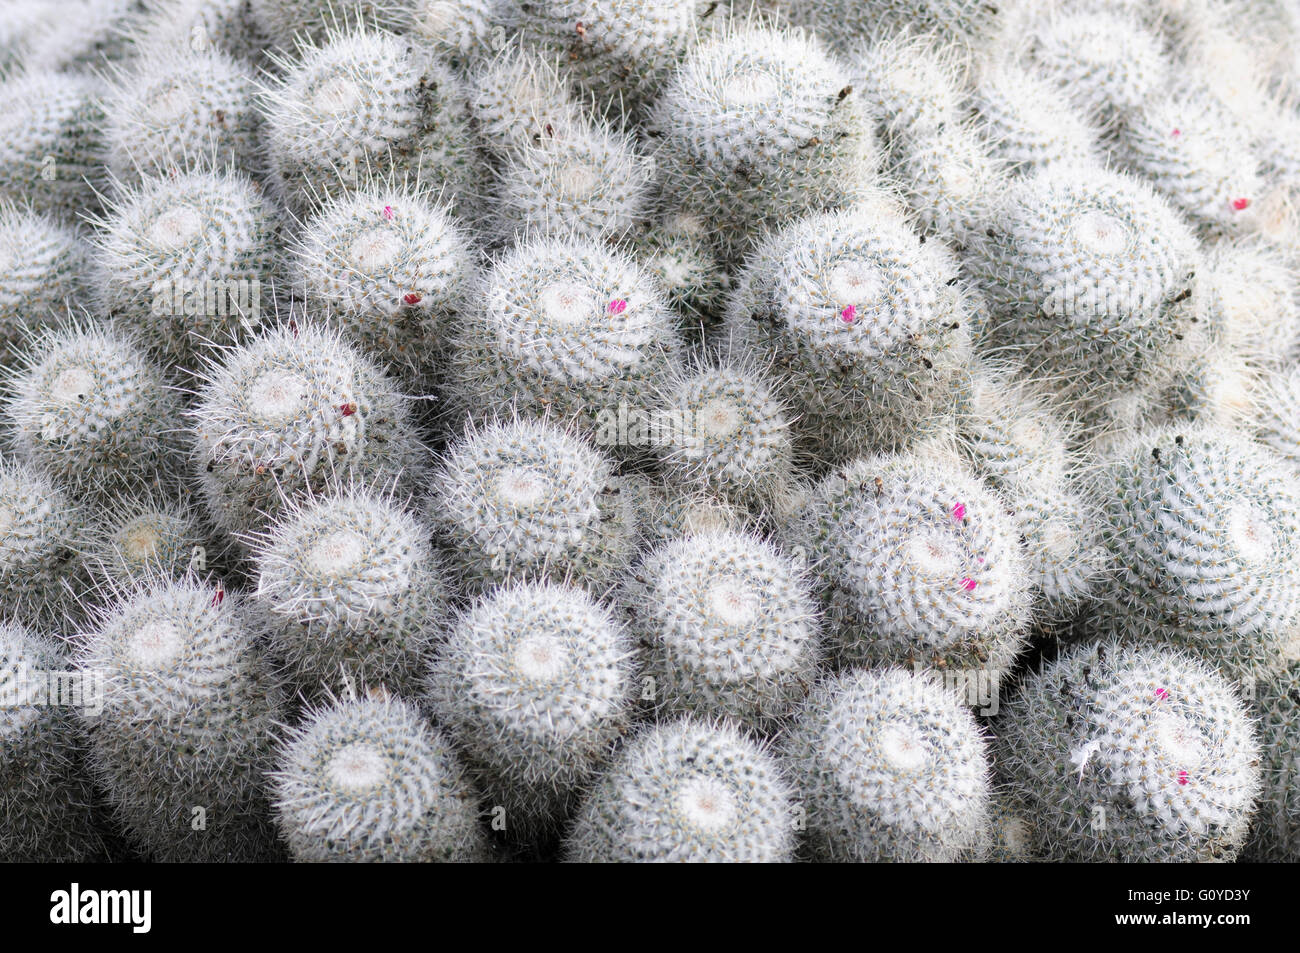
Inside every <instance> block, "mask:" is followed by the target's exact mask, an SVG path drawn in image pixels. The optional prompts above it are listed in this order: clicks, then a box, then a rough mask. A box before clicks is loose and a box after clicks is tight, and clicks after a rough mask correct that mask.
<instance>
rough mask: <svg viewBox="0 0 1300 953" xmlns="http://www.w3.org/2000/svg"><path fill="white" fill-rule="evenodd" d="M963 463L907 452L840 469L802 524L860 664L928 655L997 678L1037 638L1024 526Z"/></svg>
mask: <svg viewBox="0 0 1300 953" xmlns="http://www.w3.org/2000/svg"><path fill="white" fill-rule="evenodd" d="M1005 509H1006V504H1005V503H1004V502H1003V500H1002V499H1001V498H1000V497H999V496H998V494H997V493H995V492H993V491H992V490H990V489H989V488H988V487H987V486H985V485H984V484H982V483H980V481H978V480H977V479H975V478H974V476H973V475H971V474H970V473H969V472H967V470H966V469H965V467H963V466H961V465H960V464H958V463H956V462H955V461H948V460H941V459H934V460H931V459H927V458H923V457H917V456H911V455H900V456H892V457H874V458H863V459H860V460H857V461H855V462H853V463H851V464H849V465H848V466H846V467H844V468H842V469H841V470H839V471H837V472H836V473H834V474H832V475H830V476H829V477H827V478H826V479H825V480H823V481H822V483H821V484H820V485H819V486H818V487H817V490H816V491H815V493H814V494H813V496H812V498H811V499H810V500H809V501H808V503H807V504H806V505H805V507H804V508H803V510H802V511H801V512H800V513H799V514H798V516H797V518H796V519H795V520H794V521H793V522H792V523H791V525H790V527H789V530H788V533H789V537H790V542H791V544H792V545H800V546H802V547H804V550H805V552H806V553H807V555H808V560H809V563H810V565H811V567H812V572H813V576H814V579H815V582H816V586H817V589H818V591H819V592H820V593H821V595H822V598H823V600H824V602H825V604H826V608H827V611H828V613H829V620H828V621H830V623H831V624H832V625H833V626H834V630H835V632H836V636H837V642H838V652H839V655H840V656H841V658H842V659H843V660H844V661H846V662H849V663H860V662H863V661H878V662H890V663H894V664H917V663H920V664H925V665H931V666H937V667H941V668H946V669H951V670H961V671H974V672H979V673H987V675H988V677H989V678H990V680H992V681H993V682H995V683H996V681H997V680H998V679H1000V677H1001V676H1002V674H1004V673H1005V672H1006V671H1007V670H1009V669H1010V667H1011V664H1012V663H1013V661H1014V660H1015V658H1016V655H1017V654H1018V653H1019V651H1020V649H1021V647H1022V646H1023V645H1024V642H1025V640H1026V633H1025V629H1026V625H1027V623H1028V618H1029V592H1030V576H1029V573H1028V571H1027V568H1026V565H1025V555H1024V553H1023V551H1022V549H1021V545H1020V542H1019V540H1020V528H1019V524H1018V523H1017V522H1016V521H1015V520H1014V519H1013V518H1012V517H1010V516H1008V515H1007V513H1006V511H1005Z"/></svg>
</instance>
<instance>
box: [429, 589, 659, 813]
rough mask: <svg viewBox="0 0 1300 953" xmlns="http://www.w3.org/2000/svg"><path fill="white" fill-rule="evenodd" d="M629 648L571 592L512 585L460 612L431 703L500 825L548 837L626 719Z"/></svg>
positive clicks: (586, 600)
mask: <svg viewBox="0 0 1300 953" xmlns="http://www.w3.org/2000/svg"><path fill="white" fill-rule="evenodd" d="M633 665H634V657H633V643H632V640H631V639H630V638H628V636H627V634H626V633H625V632H624V631H623V629H622V627H621V626H619V625H618V624H617V623H616V622H615V621H614V619H613V617H612V616H611V614H610V612H609V610H608V609H606V608H605V607H603V606H601V605H600V604H598V603H597V602H595V600H593V599H592V598H591V597H590V596H589V595H587V594H586V593H585V592H583V591H582V590H581V589H576V588H573V587H569V586H561V585H557V584H554V583H523V584H510V585H506V586H504V587H501V588H498V589H497V590H495V591H494V592H493V593H492V594H491V595H489V596H488V597H486V598H484V599H482V600H480V601H478V602H477V603H475V604H474V605H473V606H471V607H470V608H469V609H468V610H467V611H466V612H464V613H463V614H462V615H461V616H460V618H459V619H458V620H457V622H456V624H455V626H454V627H453V628H452V629H451V631H450V633H449V634H448V636H447V641H446V643H445V644H444V645H443V646H442V647H441V648H440V650H439V653H438V658H437V661H436V663H435V664H434V666H433V669H432V674H431V676H430V682H429V686H430V687H429V701H430V704H431V705H432V707H433V709H434V711H435V713H436V717H437V718H438V720H439V723H440V724H443V725H445V726H446V727H447V730H448V731H449V732H450V733H451V735H452V737H453V738H454V739H455V740H456V741H457V743H458V744H460V745H461V746H462V747H463V748H464V749H465V750H466V752H467V753H468V755H469V757H470V758H471V760H472V761H473V763H474V766H475V768H476V769H477V772H478V773H479V775H480V777H481V781H480V783H481V786H482V788H483V790H484V792H485V793H486V795H487V797H488V799H489V801H491V802H492V803H493V804H494V805H500V806H502V807H504V808H505V818H504V820H505V824H506V830H507V831H511V830H515V831H522V832H525V833H531V834H532V835H533V836H538V832H546V831H551V832H552V833H554V832H558V830H559V826H560V824H561V823H562V822H563V821H564V819H565V818H566V817H567V816H568V813H569V812H570V811H571V810H572V808H573V806H574V805H575V804H576V801H577V793H578V792H579V791H581V789H582V788H584V787H585V786H586V785H587V784H589V782H590V781H591V780H592V778H593V777H594V776H595V773H596V771H597V769H598V768H599V767H600V766H601V764H602V763H603V762H604V761H605V760H606V758H608V756H609V753H610V749H611V748H612V747H613V744H614V742H615V741H616V740H617V739H618V738H619V737H620V735H621V734H622V733H623V731H624V730H625V729H626V726H627V724H628V722H629V720H630V715H631V697H632V672H633Z"/></svg>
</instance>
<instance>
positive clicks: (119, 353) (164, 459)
mask: <svg viewBox="0 0 1300 953" xmlns="http://www.w3.org/2000/svg"><path fill="white" fill-rule="evenodd" d="M6 383H7V389H8V391H9V393H8V399H7V400H6V401H5V403H4V409H5V413H6V414H7V416H8V418H9V421H10V423H11V425H12V427H13V446H14V449H15V450H16V452H17V454H18V456H20V457H22V458H23V459H25V460H28V461H30V462H31V463H33V464H36V465H39V466H41V467H44V468H45V469H46V470H47V471H48V472H49V473H51V474H52V475H53V476H55V477H56V478H57V479H59V480H60V481H62V482H63V484H64V485H65V486H67V487H68V488H69V489H70V490H71V491H72V492H73V493H74V494H76V495H77V496H79V497H81V498H83V499H86V500H90V501H104V500H106V499H112V498H113V497H115V496H118V495H121V494H126V495H135V494H138V493H141V492H143V491H145V490H154V491H159V492H163V493H167V492H169V491H174V490H175V489H176V488H177V486H178V483H179V480H180V477H181V472H182V466H183V452H182V448H183V446H184V442H183V439H182V437H181V434H180V426H181V410H180V402H179V401H178V400H177V395H176V394H175V393H174V392H173V391H172V390H170V389H169V388H168V386H167V385H166V383H165V382H164V380H163V374H162V371H161V370H159V369H158V367H156V366H155V365H154V364H153V363H152V361H150V360H149V358H148V357H147V356H146V355H145V353H144V352H143V350H142V349H141V348H140V347H139V346H138V345H137V344H136V342H135V341H134V340H132V339H131V337H129V336H127V335H126V334H124V333H122V332H121V331H119V330H117V329H115V328H113V327H108V326H95V325H92V324H83V325H78V324H69V325H66V326H63V327H60V328H53V329H47V330H46V331H45V332H44V333H43V334H42V335H40V336H39V337H38V338H37V339H35V340H34V341H32V342H31V344H30V345H29V346H28V349H27V350H26V352H25V353H24V355H23V357H22V362H21V364H20V365H19V366H18V367H16V368H14V370H13V374H12V377H11V378H10V379H9V380H8V381H7V382H6Z"/></svg>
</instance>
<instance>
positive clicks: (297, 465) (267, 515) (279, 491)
mask: <svg viewBox="0 0 1300 953" xmlns="http://www.w3.org/2000/svg"><path fill="white" fill-rule="evenodd" d="M187 413H188V415H189V418H190V420H191V421H192V427H193V431H192V434H191V436H192V439H193V455H192V456H193V463H194V468H195V470H196V472H197V475H198V480H199V486H200V489H201V491H202V494H203V499H204V500H205V502H206V503H207V506H208V511H209V514H210V515H211V517H212V519H213V521H214V522H215V523H216V525H217V526H218V527H219V528H220V529H222V530H224V531H225V532H227V533H231V534H239V533H246V532H254V531H256V530H257V529H259V528H261V527H262V526H263V525H264V524H265V522H266V521H267V520H269V519H273V518H274V517H276V516H278V515H279V514H280V513H281V512H283V511H284V508H285V506H286V504H287V502H288V501H289V500H291V499H294V498H299V497H302V496H304V495H307V494H310V493H320V492H322V491H324V490H325V489H326V488H327V487H329V486H337V485H339V483H340V482H345V481H346V480H348V479H355V480H356V481H357V482H358V483H360V484H364V485H369V486H373V487H387V486H389V485H390V484H392V485H394V486H396V487H398V488H399V489H400V488H408V489H409V488H410V487H413V486H414V485H415V482H416V481H417V480H418V478H419V475H420V472H421V470H422V463H423V460H422V458H423V449H422V445H421V444H420V442H419V440H418V438H417V437H416V435H415V431H414V425H413V423H412V421H411V419H410V411H409V407H408V401H407V399H406V398H405V397H403V396H401V395H400V394H399V393H397V392H396V390H395V389H394V385H393V383H392V382H391V381H390V380H389V379H388V377H387V376H386V375H385V374H384V373H383V372H382V371H380V370H379V368H378V367H377V366H375V365H374V364H372V363H371V362H370V361H369V360H367V359H366V358H365V357H363V356H362V355H361V354H360V353H358V351H357V350H356V349H355V348H354V347H352V346H351V345H349V344H348V343H346V342H345V341H343V340H342V339H341V338H340V337H339V336H338V334H337V333H335V332H333V331H330V330H327V329H324V328H321V327H316V326H312V325H302V326H299V325H298V324H297V323H296V322H293V321H291V322H290V323H288V324H286V325H283V326H281V327H277V328H273V329H270V330H268V331H266V332H264V333H263V334H261V335H259V336H258V337H257V338H254V339H253V340H251V341H249V342H248V343H247V344H244V345H242V346H240V347H237V348H233V349H230V350H229V351H228V353H226V354H225V355H224V360H223V361H222V362H221V363H219V364H218V363H216V362H213V363H212V365H211V366H210V367H209V368H208V369H207V371H206V372H205V374H204V384H203V387H202V388H201V389H200V390H199V393H198V396H197V399H196V402H195V404H194V406H193V408H192V409H191V410H190V411H188V412H187Z"/></svg>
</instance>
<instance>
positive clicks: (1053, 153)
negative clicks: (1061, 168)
mask: <svg viewBox="0 0 1300 953" xmlns="http://www.w3.org/2000/svg"><path fill="white" fill-rule="evenodd" d="M972 101H973V105H974V107H975V110H976V113H977V114H978V117H979V119H980V131H981V133H982V135H983V136H984V138H985V139H986V141H987V142H988V144H989V149H990V151H991V153H992V155H993V157H994V158H995V159H998V160H999V161H1001V162H1003V163H1004V164H1005V165H1006V167H1007V168H1008V169H1009V171H1011V172H1013V173H1020V174H1032V173H1034V172H1036V171H1037V170H1038V169H1041V168H1043V167H1045V166H1049V165H1065V166H1086V165H1092V164H1094V163H1095V162H1096V161H1097V159H1098V152H1099V150H1098V145H1097V142H1096V133H1095V132H1094V131H1093V130H1092V128H1091V127H1090V126H1089V124H1088V121H1087V118H1086V117H1085V116H1081V115H1080V114H1079V113H1078V112H1077V111H1075V110H1074V109H1073V108H1072V107H1071V105H1070V102H1069V100H1068V99H1066V98H1065V95H1064V93H1062V92H1061V91H1059V90H1058V89H1057V88H1056V87H1055V86H1054V85H1053V84H1052V83H1050V82H1048V81H1046V80H1044V79H1043V78H1042V77H1041V76H1039V75H1038V74H1037V73H1035V72H1033V71H1032V70H1029V69H1025V68H1023V67H1021V66H1019V65H1017V64H1015V63H1014V62H1011V61H1009V60H1005V59H1001V58H994V59H992V60H991V61H989V62H987V63H983V64H981V66H980V67H979V72H978V79H977V80H976V82H975V84H974V89H973V91H972Z"/></svg>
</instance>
